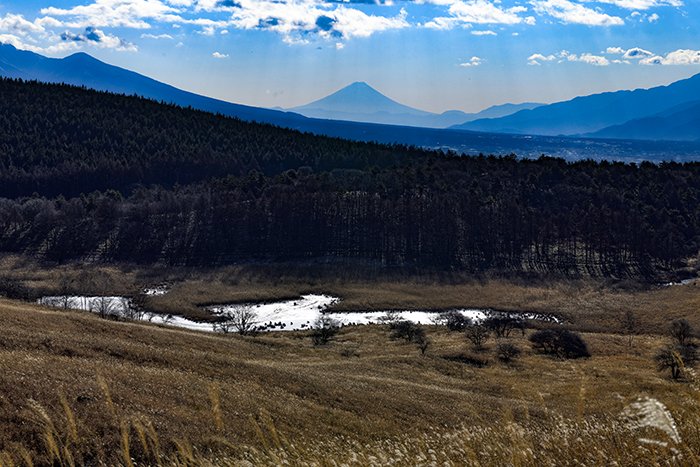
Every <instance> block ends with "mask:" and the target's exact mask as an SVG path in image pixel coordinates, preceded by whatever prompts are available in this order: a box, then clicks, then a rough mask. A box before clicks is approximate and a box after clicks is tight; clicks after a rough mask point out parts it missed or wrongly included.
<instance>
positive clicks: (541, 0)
mask: <svg viewBox="0 0 700 467" xmlns="http://www.w3.org/2000/svg"><path fill="white" fill-rule="evenodd" d="M530 4H531V5H532V6H533V8H534V9H535V11H536V12H537V13H539V14H542V15H549V16H551V17H552V18H555V19H558V20H559V21H561V22H562V23H565V24H584V25H586V26H620V25H622V24H624V23H625V22H624V21H623V19H622V18H620V17H617V16H610V15H608V14H606V13H603V12H600V11H598V10H594V9H592V8H588V7H585V6H583V5H581V4H580V3H574V2H571V1H569V0H532V1H530Z"/></svg>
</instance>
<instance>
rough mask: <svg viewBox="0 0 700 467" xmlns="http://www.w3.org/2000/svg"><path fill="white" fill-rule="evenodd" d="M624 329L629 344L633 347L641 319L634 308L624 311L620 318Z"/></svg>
mask: <svg viewBox="0 0 700 467" xmlns="http://www.w3.org/2000/svg"><path fill="white" fill-rule="evenodd" d="M620 324H621V325H622V330H623V331H624V333H625V334H626V335H627V346H628V347H632V340H633V339H634V336H635V335H636V334H638V333H639V320H638V319H637V315H635V314H634V312H633V311H632V310H627V311H625V312H624V314H623V315H622V317H621V319H620Z"/></svg>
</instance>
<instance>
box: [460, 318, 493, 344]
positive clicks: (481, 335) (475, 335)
mask: <svg viewBox="0 0 700 467" xmlns="http://www.w3.org/2000/svg"><path fill="white" fill-rule="evenodd" d="M464 335H465V336H466V337H467V339H468V340H469V341H470V342H471V343H472V345H473V346H474V348H475V349H477V350H481V349H483V348H484V343H485V342H486V341H487V340H488V338H489V336H490V335H491V331H490V330H489V329H488V328H487V327H486V326H482V325H481V324H473V325H471V326H468V327H467V329H466V330H465V331H464Z"/></svg>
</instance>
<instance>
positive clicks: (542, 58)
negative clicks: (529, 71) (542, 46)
mask: <svg viewBox="0 0 700 467" xmlns="http://www.w3.org/2000/svg"><path fill="white" fill-rule="evenodd" d="M556 59H557V56H556V55H542V54H532V55H530V56H529V57H528V58H527V64H528V65H541V64H542V62H552V61H554V60H556Z"/></svg>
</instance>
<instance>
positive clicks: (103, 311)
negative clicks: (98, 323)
mask: <svg viewBox="0 0 700 467" xmlns="http://www.w3.org/2000/svg"><path fill="white" fill-rule="evenodd" d="M90 310H91V311H92V312H94V313H97V314H98V315H99V317H100V318H108V317H110V316H114V315H115V314H116V304H115V303H114V300H113V299H112V297H97V298H95V299H94V300H93V301H92V303H91V304H90Z"/></svg>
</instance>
